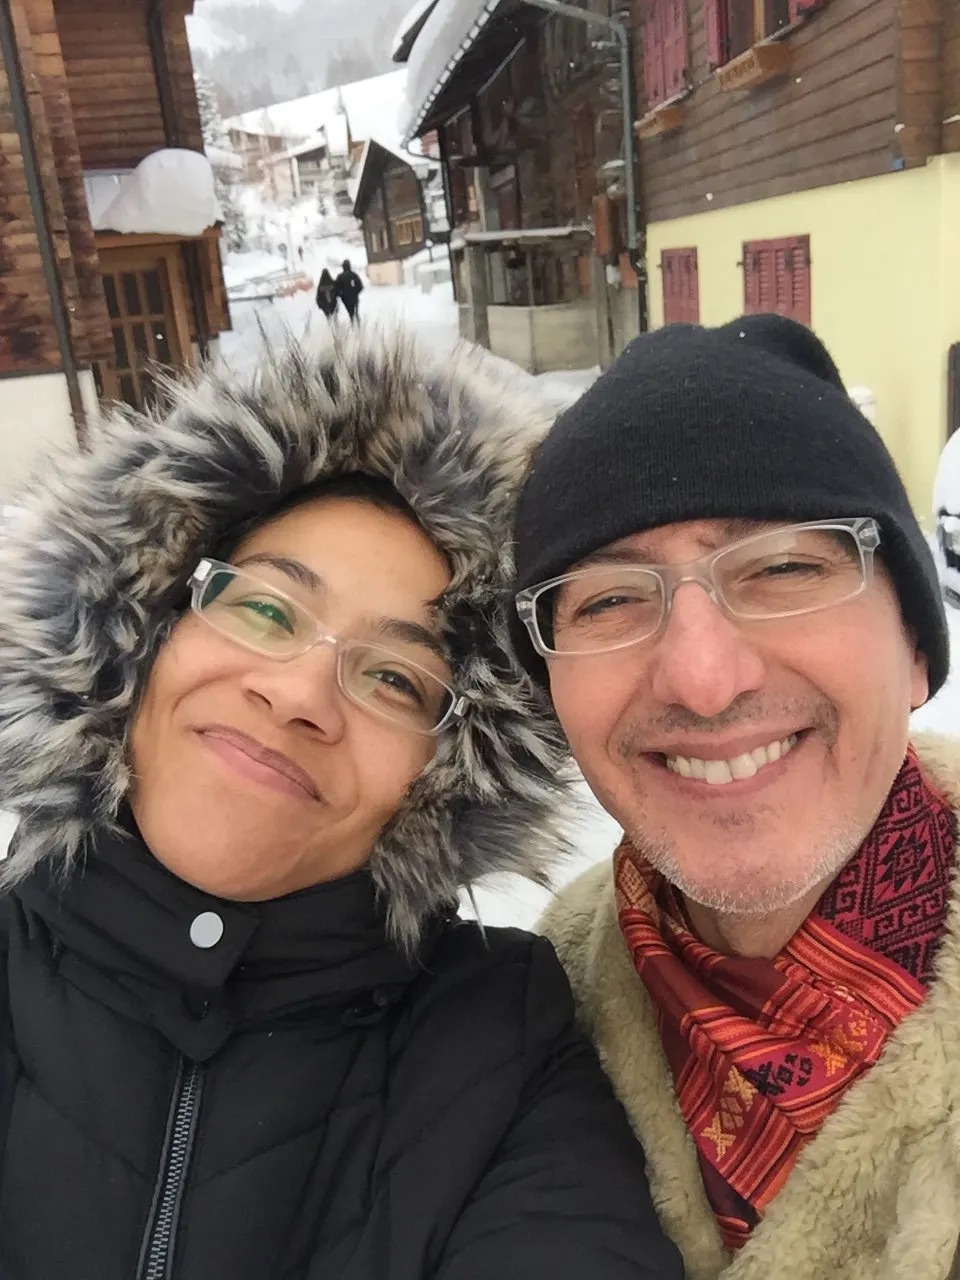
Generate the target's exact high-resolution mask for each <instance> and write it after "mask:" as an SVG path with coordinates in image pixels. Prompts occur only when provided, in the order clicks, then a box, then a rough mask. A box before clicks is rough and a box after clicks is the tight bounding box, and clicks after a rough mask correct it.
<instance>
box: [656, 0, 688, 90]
mask: <svg viewBox="0 0 960 1280" xmlns="http://www.w3.org/2000/svg"><path fill="white" fill-rule="evenodd" d="M661 4H662V11H663V72H664V82H665V83H664V97H665V98H672V97H673V96H674V95H675V94H678V93H682V92H683V90H684V89H685V88H686V87H687V10H686V3H685V0H661Z"/></svg>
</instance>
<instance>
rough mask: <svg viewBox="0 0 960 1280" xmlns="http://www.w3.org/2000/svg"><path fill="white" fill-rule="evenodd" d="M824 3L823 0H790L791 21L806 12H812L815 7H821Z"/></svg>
mask: <svg viewBox="0 0 960 1280" xmlns="http://www.w3.org/2000/svg"><path fill="white" fill-rule="evenodd" d="M822 4H823V0H789V12H790V21H791V22H796V21H797V19H798V18H802V17H803V16H804V15H805V14H808V13H811V12H812V11H813V10H814V9H819V8H820V6H821V5H822Z"/></svg>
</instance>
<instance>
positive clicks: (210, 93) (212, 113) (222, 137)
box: [194, 73, 247, 252]
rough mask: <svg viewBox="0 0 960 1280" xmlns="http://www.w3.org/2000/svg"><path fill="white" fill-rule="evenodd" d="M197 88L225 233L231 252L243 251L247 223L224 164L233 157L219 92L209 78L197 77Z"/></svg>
mask: <svg viewBox="0 0 960 1280" xmlns="http://www.w3.org/2000/svg"><path fill="white" fill-rule="evenodd" d="M194 80H195V83H196V88H197V104H198V106H199V108H200V127H201V130H202V132H203V145H204V149H205V150H206V151H207V152H208V154H209V156H210V162H211V164H212V166H213V174H214V180H215V182H216V189H217V199H218V200H219V201H220V208H221V209H222V210H223V233H224V239H225V241H226V244H227V248H228V249H229V250H230V251H231V252H236V251H237V250H240V249H243V248H244V247H245V244H246V239H247V226H246V219H245V218H244V216H243V210H242V209H241V207H240V204H239V202H238V200H237V194H236V191H235V190H234V185H233V174H232V172H231V169H230V168H229V167H228V166H227V165H225V164H224V163H223V157H225V156H229V155H232V154H234V151H233V147H232V145H231V143H230V134H229V133H228V131H227V129H226V127H225V126H224V123H223V117H222V116H221V114H220V104H219V102H218V101H217V91H216V89H215V88H214V85H213V81H212V80H210V79H209V78H208V77H207V76H205V75H202V74H199V73H198V74H197V75H196V76H195V77H194Z"/></svg>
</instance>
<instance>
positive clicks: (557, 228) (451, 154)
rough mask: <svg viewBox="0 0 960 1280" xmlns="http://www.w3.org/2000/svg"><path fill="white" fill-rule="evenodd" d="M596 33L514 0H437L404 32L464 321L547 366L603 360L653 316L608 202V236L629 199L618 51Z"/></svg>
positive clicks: (502, 347)
mask: <svg viewBox="0 0 960 1280" xmlns="http://www.w3.org/2000/svg"><path fill="white" fill-rule="evenodd" d="M589 7H592V8H595V9H596V10H597V12H600V11H601V9H602V11H603V12H605V13H608V12H609V8H608V7H607V8H604V7H603V6H602V5H601V4H600V2H599V0H591V5H590V6H589ZM598 36H599V32H598V29H597V28H595V27H589V26H587V25H586V24H584V23H582V22H580V21H575V20H571V19H570V18H567V17H562V16H556V15H548V14H546V13H544V11H543V10H542V9H540V8H537V7H535V6H533V5H529V4H523V3H518V2H516V0H504V2H503V3H500V4H494V3H491V2H490V0H487V3H486V4H481V3H478V0H473V2H472V3H470V2H469V0H439V3H438V4H437V5H436V7H435V9H434V10H433V11H432V12H431V13H430V15H429V17H428V18H427V20H426V22H425V24H424V26H423V30H422V32H421V33H420V35H419V36H418V37H417V39H416V40H415V41H414V42H413V45H412V50H407V49H406V48H405V47H404V52H407V53H408V54H409V76H410V79H409V88H408V96H409V116H408V121H407V126H408V128H407V131H408V133H413V134H415V135H417V136H421V135H422V134H423V133H425V132H426V131H428V130H430V129H436V130H437V132H438V135H439V140H440V153H441V157H442V160H443V165H444V172H445V175H446V183H447V193H448V202H449V212H450V222H451V227H452V233H451V241H450V244H451V259H452V264H453V271H454V288H455V293H456V297H457V300H458V302H459V304H460V311H461V330H462V332H463V333H464V334H465V335H467V336H469V337H472V338H474V339H476V340H478V341H481V342H483V343H485V344H487V345H489V346H490V347H491V349H492V350H493V351H495V352H497V353H499V354H503V355H508V356H511V357H512V358H514V359H517V360H519V362H520V363H522V364H525V365H526V366H527V367H528V368H530V369H534V370H543V369H555V368H569V367H574V368H577V367H589V366H591V365H595V364H596V363H597V362H598V360H601V359H604V353H605V352H606V353H607V354H608V355H609V352H610V351H611V350H612V347H613V344H614V343H616V344H617V345H619V346H622V345H623V343H624V342H625V341H626V339H627V338H628V337H629V336H632V334H633V333H636V332H637V331H638V328H639V307H638V297H637V289H636V283H637V281H636V276H635V274H634V272H633V269H632V265H631V264H630V262H629V261H628V260H627V257H626V254H625V253H624V254H623V257H622V261H618V256H619V255H618V253H616V252H614V250H615V249H617V248H618V246H615V245H613V244H612V243H611V244H609V245H608V244H606V243H601V244H598V243H597V242H596V240H595V236H594V230H595V227H594V212H595V205H596V204H597V203H599V205H600V206H602V209H603V212H602V215H601V216H602V221H603V235H604V236H606V235H607V233H608V232H609V229H610V227H611V226H612V225H614V224H615V223H616V222H617V220H618V218H617V215H618V208H619V206H621V205H622V204H623V200H624V190H623V161H622V152H621V136H622V114H621V94H620V85H619V77H618V74H617V61H616V50H615V49H613V48H612V47H611V46H610V43H609V41H604V40H601V39H599V38H598ZM401 47H403V46H401ZM451 67H452V68H453V69H452V70H451V69H450V68H451ZM607 267H610V269H611V271H612V272H614V273H615V274H616V277H617V279H618V282H619V283H620V284H622V285H623V288H622V289H621V290H620V291H619V292H618V297H617V305H616V308H615V309H614V310H613V311H610V310H609V308H608V307H607V298H606V293H607V283H606V281H607V277H608V275H609V274H610V272H608V271H607Z"/></svg>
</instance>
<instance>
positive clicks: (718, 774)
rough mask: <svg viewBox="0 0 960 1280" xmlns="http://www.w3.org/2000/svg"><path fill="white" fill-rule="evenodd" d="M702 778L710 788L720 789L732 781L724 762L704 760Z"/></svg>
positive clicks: (728, 767) (727, 766) (731, 775)
mask: <svg viewBox="0 0 960 1280" xmlns="http://www.w3.org/2000/svg"><path fill="white" fill-rule="evenodd" d="M703 769H704V777H705V778H706V780H707V782H709V783H710V784H711V785H712V786H715V787H720V786H723V784H724V783H725V782H732V781H733V774H732V773H731V772H730V766H729V765H728V764H727V762H726V760H704V762H703Z"/></svg>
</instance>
